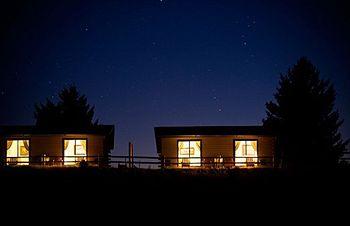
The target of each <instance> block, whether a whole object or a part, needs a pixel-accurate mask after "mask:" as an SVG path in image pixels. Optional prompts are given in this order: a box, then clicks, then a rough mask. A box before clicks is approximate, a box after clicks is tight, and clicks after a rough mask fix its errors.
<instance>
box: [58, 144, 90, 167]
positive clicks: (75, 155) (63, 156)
mask: <svg viewBox="0 0 350 226" xmlns="http://www.w3.org/2000/svg"><path fill="white" fill-rule="evenodd" d="M66 140H74V156H73V157H74V158H77V157H86V159H87V158H88V156H89V154H88V150H89V146H88V138H63V139H62V159H63V163H65V161H64V158H65V157H66V156H65V154H64V150H65V149H64V141H66ZM77 140H85V142H86V155H85V156H82V155H77V154H76V143H77Z"/></svg>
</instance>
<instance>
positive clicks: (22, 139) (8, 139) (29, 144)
mask: <svg viewBox="0 0 350 226" xmlns="http://www.w3.org/2000/svg"><path fill="white" fill-rule="evenodd" d="M5 140H6V145H7V142H8V141H17V148H16V149H17V157H15V158H17V162H16V165H17V164H18V163H21V162H19V161H18V159H19V158H28V162H24V163H25V164H28V165H30V157H31V142H32V141H31V139H30V138H23V137H16V138H6V139H5ZM24 140H27V141H28V157H27V156H26V157H20V155H19V153H20V150H19V141H24ZM7 158H13V157H8V156H7V148H6V151H5V159H6V163H7Z"/></svg>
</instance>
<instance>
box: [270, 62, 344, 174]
mask: <svg viewBox="0 0 350 226" xmlns="http://www.w3.org/2000/svg"><path fill="white" fill-rule="evenodd" d="M319 74H320V73H319V71H318V70H317V68H316V67H315V66H314V65H313V64H312V63H311V62H310V61H309V60H308V59H306V58H301V59H299V61H298V62H297V64H296V65H294V67H293V68H291V69H289V70H288V72H287V73H286V74H285V75H283V74H282V75H281V78H280V81H279V87H278V88H277V92H276V93H275V94H274V97H275V102H273V101H270V102H267V103H266V108H267V111H266V113H267V117H266V118H265V119H264V120H263V123H264V126H265V127H266V128H268V129H271V130H272V131H274V132H275V133H276V135H277V147H276V153H275V154H276V156H275V157H276V160H277V162H278V163H280V165H282V166H283V167H299V168H300V167H334V166H335V165H336V164H337V163H338V161H339V158H340V157H341V156H342V153H343V152H344V151H345V150H346V145H347V143H348V141H343V139H342V137H341V134H340V133H339V127H340V126H341V125H342V123H343V121H342V120H340V119H339V113H338V111H337V110H335V109H334V102H335V98H336V92H335V89H334V87H333V85H332V84H331V83H330V81H329V80H323V79H320V76H319Z"/></svg>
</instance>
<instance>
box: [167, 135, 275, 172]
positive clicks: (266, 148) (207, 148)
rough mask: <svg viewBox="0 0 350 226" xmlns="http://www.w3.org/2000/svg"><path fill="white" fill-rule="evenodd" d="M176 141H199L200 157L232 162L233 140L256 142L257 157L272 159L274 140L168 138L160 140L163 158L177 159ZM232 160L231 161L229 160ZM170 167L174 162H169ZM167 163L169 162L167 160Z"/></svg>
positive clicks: (198, 137)
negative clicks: (219, 158)
mask: <svg viewBox="0 0 350 226" xmlns="http://www.w3.org/2000/svg"><path fill="white" fill-rule="evenodd" d="M178 140H200V141H201V156H202V157H204V158H206V157H207V158H209V157H219V156H221V157H224V158H225V160H224V161H229V162H232V161H233V157H234V140H257V142H258V144H257V146H258V157H272V156H273V154H274V151H275V138H274V137H272V136H255V135H236V136H176V137H174V136H168V137H162V138H161V153H160V155H161V156H162V157H164V158H167V157H171V158H177V141H178ZM230 158H232V159H230ZM170 162H171V164H173V165H172V166H176V164H174V163H175V162H176V159H175V160H171V161H170ZM168 163H169V160H168Z"/></svg>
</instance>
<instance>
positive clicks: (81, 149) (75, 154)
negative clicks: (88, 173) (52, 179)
mask: <svg viewBox="0 0 350 226" xmlns="http://www.w3.org/2000/svg"><path fill="white" fill-rule="evenodd" d="M85 157H86V140H64V164H65V165H76V164H78V163H79V162H80V161H82V160H84V159H85Z"/></svg>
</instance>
